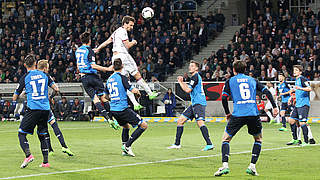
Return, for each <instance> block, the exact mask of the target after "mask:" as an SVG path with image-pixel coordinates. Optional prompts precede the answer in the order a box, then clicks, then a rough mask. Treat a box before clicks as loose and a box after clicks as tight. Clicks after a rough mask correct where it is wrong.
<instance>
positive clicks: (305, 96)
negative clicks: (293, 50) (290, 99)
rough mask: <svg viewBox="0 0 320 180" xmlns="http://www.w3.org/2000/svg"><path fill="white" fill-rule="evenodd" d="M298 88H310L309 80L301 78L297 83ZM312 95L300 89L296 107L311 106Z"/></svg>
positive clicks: (297, 91)
mask: <svg viewBox="0 0 320 180" xmlns="http://www.w3.org/2000/svg"><path fill="white" fill-rule="evenodd" d="M295 85H296V86H299V87H302V88H305V87H310V85H309V83H308V80H307V79H306V78H305V77H303V76H300V77H299V78H298V79H297V80H296V83H295ZM309 95H310V93H309V92H307V91H303V90H300V89H297V90H296V107H302V106H305V105H307V106H310V96H309Z"/></svg>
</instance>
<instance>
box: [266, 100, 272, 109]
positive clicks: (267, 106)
mask: <svg viewBox="0 0 320 180" xmlns="http://www.w3.org/2000/svg"><path fill="white" fill-rule="evenodd" d="M265 109H273V107H272V104H271V102H270V101H268V102H267V104H266V107H265Z"/></svg>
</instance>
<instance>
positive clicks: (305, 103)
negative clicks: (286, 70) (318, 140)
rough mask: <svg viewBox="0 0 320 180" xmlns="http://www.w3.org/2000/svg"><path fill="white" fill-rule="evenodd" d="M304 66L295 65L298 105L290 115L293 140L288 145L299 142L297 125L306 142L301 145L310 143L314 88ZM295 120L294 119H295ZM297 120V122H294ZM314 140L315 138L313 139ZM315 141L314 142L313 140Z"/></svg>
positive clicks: (294, 73)
mask: <svg viewBox="0 0 320 180" xmlns="http://www.w3.org/2000/svg"><path fill="white" fill-rule="evenodd" d="M302 71H303V67H302V66H300V65H294V66H293V75H294V76H295V77H296V82H295V89H294V90H295V95H296V105H295V107H294V109H293V111H292V113H291V116H290V119H291V120H290V124H291V131H292V136H293V140H292V141H291V142H289V143H287V145H294V144H299V140H298V137H297V134H298V133H297V128H296V126H297V125H298V126H301V129H302V133H303V137H304V142H302V143H301V146H306V145H308V144H309V137H308V132H309V129H310V127H309V128H308V125H307V121H308V114H309V109H310V91H311V90H312V89H311V87H310V85H309V83H308V81H307V79H306V78H305V77H303V76H302ZM293 120H294V121H293ZM293 122H295V123H293ZM313 141H314V140H313ZM312 143H313V142H312Z"/></svg>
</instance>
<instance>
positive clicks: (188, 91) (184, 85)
mask: <svg viewBox="0 0 320 180" xmlns="http://www.w3.org/2000/svg"><path fill="white" fill-rule="evenodd" d="M177 79H178V83H179V84H180V87H181V89H182V90H183V91H184V92H186V93H191V91H192V89H191V88H189V87H188V85H187V84H186V83H185V82H183V77H182V76H178V78H177Z"/></svg>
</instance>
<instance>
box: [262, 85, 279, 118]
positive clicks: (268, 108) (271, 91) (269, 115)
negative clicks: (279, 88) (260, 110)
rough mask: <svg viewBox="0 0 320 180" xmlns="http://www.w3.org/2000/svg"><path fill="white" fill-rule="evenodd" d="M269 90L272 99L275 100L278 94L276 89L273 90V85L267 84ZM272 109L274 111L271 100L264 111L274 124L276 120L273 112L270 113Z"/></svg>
mask: <svg viewBox="0 0 320 180" xmlns="http://www.w3.org/2000/svg"><path fill="white" fill-rule="evenodd" d="M267 89H268V90H269V91H270V93H271V94H272V97H273V98H275V97H276V94H277V92H276V89H275V88H273V84H272V83H271V82H267ZM270 109H273V108H272V105H271V102H270V100H269V99H268V100H267V104H266V108H265V109H264V111H265V112H266V113H267V115H268V117H269V118H270V123H274V122H275V118H274V117H273V116H272V114H271V112H270V111H269V110H270Z"/></svg>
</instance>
